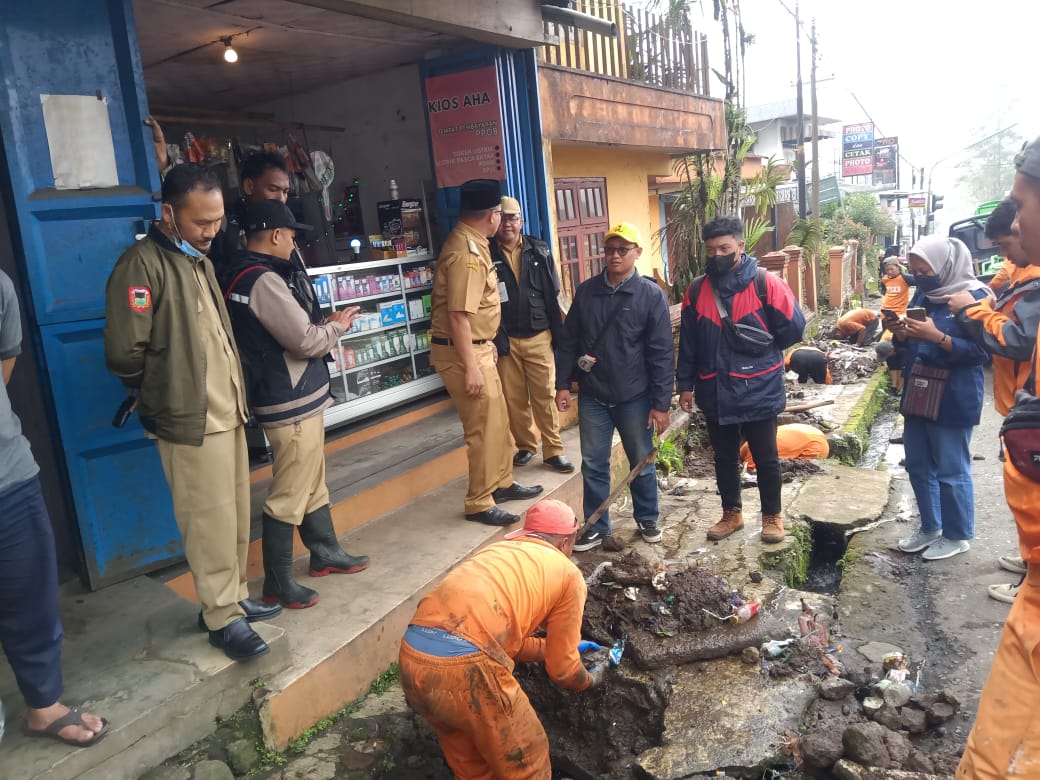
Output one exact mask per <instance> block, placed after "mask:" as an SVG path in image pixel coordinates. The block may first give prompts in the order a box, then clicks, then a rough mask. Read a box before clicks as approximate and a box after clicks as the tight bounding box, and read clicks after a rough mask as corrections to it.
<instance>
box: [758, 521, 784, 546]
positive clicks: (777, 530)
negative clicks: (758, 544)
mask: <svg viewBox="0 0 1040 780" xmlns="http://www.w3.org/2000/svg"><path fill="white" fill-rule="evenodd" d="M786 535H787V534H786V533H785V532H784V516H783V515H762V541H763V542H765V543H766V544H776V543H777V542H782V541H783V540H784V537H785V536H786Z"/></svg>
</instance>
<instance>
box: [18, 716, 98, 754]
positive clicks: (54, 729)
mask: <svg viewBox="0 0 1040 780" xmlns="http://www.w3.org/2000/svg"><path fill="white" fill-rule="evenodd" d="M66 726H82V727H83V728H85V729H86V730H87V731H90V730H91V728H90V726H88V725H87V724H86V723H84V722H83V712H82V711H81V710H80V709H79V707H69V711H68V712H66V713H65V714H64V715H62V716H61V717H60V718H58V719H57V720H55V721H54V722H52V723H51V724H50V725H49V726H47V727H46V728H42V729H31V728H29V727H28V726H22V733H23V734H25V736H27V737H33V738H44V739H54V740H57V741H58V742H64V743H65V744H66V745H72V746H73V747H90V746H91V745H96V744H97V743H98V742H100V741H101V739H102V738H103V737H104V736H105V734H107V733H108V721H107V720H105V719H104V718H102V719H101V731H99V732H97V733H96V734H95V735H94V736H93V737H91V738H90V739H87V740H79V739H69V738H68V737H63V736H61V734H59V733H58V732H59V731H61V730H62V729H63V728H65V727H66Z"/></svg>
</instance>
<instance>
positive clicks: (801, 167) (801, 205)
mask: <svg viewBox="0 0 1040 780" xmlns="http://www.w3.org/2000/svg"><path fill="white" fill-rule="evenodd" d="M794 40H795V56H796V57H797V58H798V71H797V73H798V101H797V102H798V106H797V109H796V110H797V111H798V146H797V147H795V163H794V164H795V168H797V173H798V217H799V218H800V219H805V210H806V204H805V104H804V101H803V100H802V20H801V17H800V16H799V9H798V2H797V0H796V2H795V4H794Z"/></svg>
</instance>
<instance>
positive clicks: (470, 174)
mask: <svg viewBox="0 0 1040 780" xmlns="http://www.w3.org/2000/svg"><path fill="white" fill-rule="evenodd" d="M426 116H427V119H428V120H429V127H430V139H431V146H432V147H433V163H434V171H435V175H436V177H437V186H439V187H458V186H459V185H460V184H462V183H463V182H465V181H468V180H469V179H504V178H505V173H504V168H503V162H502V113H501V108H500V101H499V95H498V73H497V72H496V70H495V66H494V65H489V66H487V67H484V68H476V69H474V70H465V71H461V72H459V73H449V74H447V75H444V76H430V77H428V78H427V79H426Z"/></svg>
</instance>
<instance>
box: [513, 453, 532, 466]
mask: <svg viewBox="0 0 1040 780" xmlns="http://www.w3.org/2000/svg"><path fill="white" fill-rule="evenodd" d="M533 457H534V453H533V452H528V451H527V450H519V451H517V453H516V455H514V456H513V465H514V466H526V465H527V464H528V463H530V462H531V458H533Z"/></svg>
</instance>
